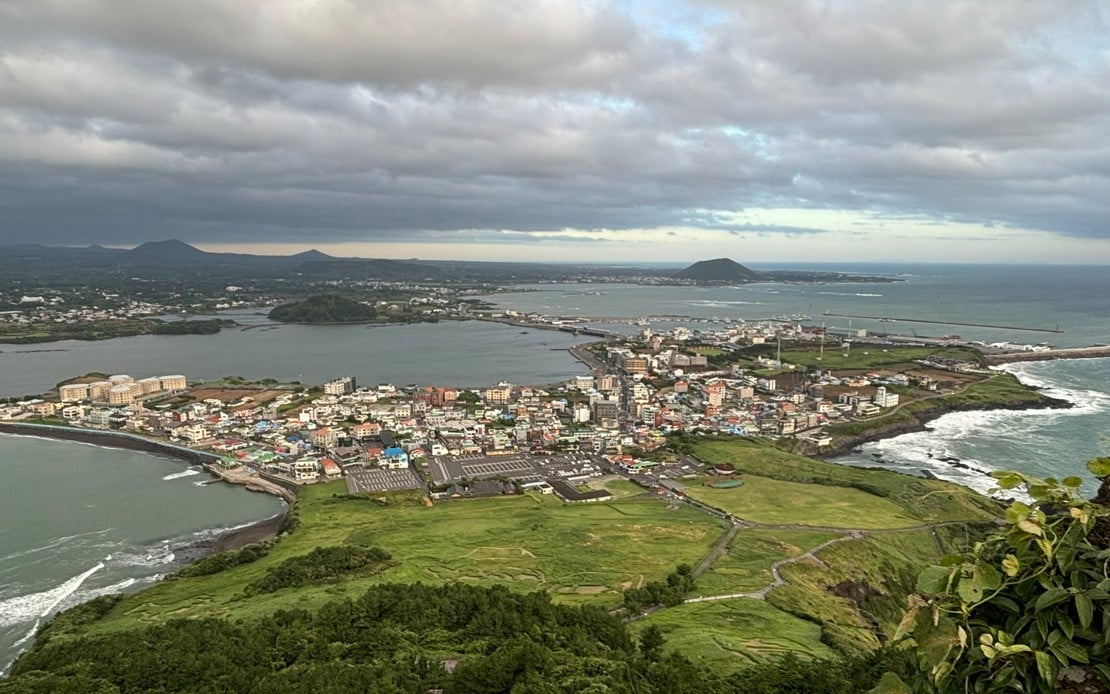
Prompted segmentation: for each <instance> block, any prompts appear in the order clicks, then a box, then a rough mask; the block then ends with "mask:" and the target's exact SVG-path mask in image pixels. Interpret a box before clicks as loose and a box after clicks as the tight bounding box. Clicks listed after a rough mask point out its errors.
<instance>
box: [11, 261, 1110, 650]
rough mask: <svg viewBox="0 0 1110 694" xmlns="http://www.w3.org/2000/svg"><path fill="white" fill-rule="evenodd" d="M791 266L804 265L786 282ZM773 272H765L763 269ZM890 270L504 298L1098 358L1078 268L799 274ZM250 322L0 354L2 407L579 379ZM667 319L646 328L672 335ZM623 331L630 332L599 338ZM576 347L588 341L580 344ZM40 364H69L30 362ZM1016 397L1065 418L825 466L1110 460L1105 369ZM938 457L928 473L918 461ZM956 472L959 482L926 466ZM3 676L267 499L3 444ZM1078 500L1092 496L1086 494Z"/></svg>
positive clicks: (163, 469) (530, 349)
mask: <svg viewBox="0 0 1110 694" xmlns="http://www.w3.org/2000/svg"><path fill="white" fill-rule="evenodd" d="M794 267H796V268H799V267H801V266H794ZM757 269H767V268H757ZM813 269H820V270H836V271H857V272H864V273H871V274H876V273H884V274H887V275H889V276H892V277H897V278H899V279H902V280H904V281H903V282H898V283H893V284H862V283H861V284H832V285H747V286H738V287H717V288H698V287H641V286H635V285H624V284H591V285H534V286H530V287H527V288H525V289H529V290H537V291H521V292H512V293H506V294H498V295H494V296H491V297H490V300H491V301H494V302H496V303H498V304H499V305H500V306H501V307H503V308H515V309H517V310H522V311H537V312H542V313H546V314H549V315H568V316H569V315H582V316H595V317H618V316H621V317H638V316H651V315H684V316H696V317H701V318H713V317H717V318H722V319H729V320H736V319H740V318H743V319H747V320H756V319H760V318H768V317H771V316H776V315H784V314H795V313H804V314H808V315H810V316H812V317H813V318H814V319H815V322H816V321H820V320H821V314H822V313H823V312H824V311H825V310H829V311H831V312H834V313H852V314H858V315H871V316H885V317H895V318H926V319H929V320H942V321H954V322H975V323H990V324H995V325H1011V326H1022V327H1040V328H1054V327H1055V326H1057V325H1059V326H1060V328H1061V329H1062V330H1063V331H1064V332H1062V333H1036V332H1022V331H1016V330H996V329H985V328H969V327H965V326H946V325H933V324H914V323H908V322H903V321H896V322H894V323H889V322H883V323H880V322H878V321H875V320H867V319H851V325H850V326H849V319H847V318H833V317H828V318H826V321H827V324H828V325H829V326H830V327H852V328H854V329H859V328H866V329H869V330H886V331H891V332H900V333H904V334H909V335H912V334H913V332H914V331H916V332H917V334H920V335H930V336H935V335H944V334H953V333H958V334H960V335H961V336H963V337H965V338H968V339H979V340H984V341H988V342H995V341H1003V340H1007V341H1012V342H1023V343H1038V342H1050V343H1052V344H1055V345H1057V346H1080V345H1088V344H1095V343H1110V280H1107V279H1106V273H1105V270H1104V269H1102V268H1092V267H1034V266H1028V267H1014V266H1007V267H992V266H966V265H962V266H961V265H950V266H949V265H917V266H913V265H887V266H878V265H865V266H813ZM234 317H236V318H237V319H238V320H240V321H241V322H244V323H249V324H254V325H257V326H258V327H252V328H251V329H248V330H228V331H224V332H223V333H221V334H220V335H215V336H182V337H137V338H125V339H120V340H112V341H108V342H94V343H83V342H60V343H51V344H47V345H37V346H27V347H14V346H9V345H3V346H0V350H2V351H0V393H2V394H15V395H20V394H24V393H37V392H41V391H43V390H47V389H49V388H51V387H52V386H53V385H54V384H55V383H56V382H58V381H60V380H63V379H65V378H68V377H70V376H73V375H77V374H82V373H86V372H89V371H104V372H124V373H130V374H132V375H135V376H147V375H158V374H165V373H183V374H185V375H187V376H188V377H189V378H190V379H204V378H216V377H222V376H230V375H235V376H243V377H245V378H251V379H260V378H266V377H273V378H279V379H290V380H301V381H303V382H305V383H319V382H322V381H324V380H326V379H328V378H331V377H333V376H336V375H340V374H347V373H351V374H354V375H355V376H357V377H358V378H359V380H360V381H362V382H366V383H375V382H378V381H391V382H393V383H397V384H405V383H424V384H431V383H437V384H444V385H447V384H458V385H485V384H492V383H495V382H496V381H498V380H501V379H506V380H510V381H513V382H516V383H545V382H550V381H556V380H559V379H562V378H566V377H569V376H571V375H573V374H576V373H580V372H581V366H580V365H578V364H577V363H576V362H574V361H573V360H572V359H571V358H570V356H569V355H568V354H567V353H566V352H565V351H562V350H563V349H565V348H566V347H568V346H570V345H572V344H573V343H574V342H575V338H573V337H572V336H570V335H566V334H563V333H557V332H550V331H538V330H526V331H523V330H519V329H516V328H510V327H506V326H501V325H494V324H488V323H481V322H465V323H458V322H444V323H440V324H435V325H408V326H390V327H376V328H365V327H359V326H337V327H310V326H279V325H275V324H271V323H269V322H268V321H266V320H265V319H263V318H261V317H259V316H254V315H253V314H251V313H241V314H236V315H235V316H234ZM669 324H673V323H668V322H663V321H660V322H656V323H653V325H654V326H656V327H657V328H658V327H666V326H667V325H669ZM612 327H614V328H615V329H618V330H622V331H625V332H632V331H636V330H640V329H641V328H640V327H639V326H631V325H628V324H621V323H616V324H613V326H612ZM584 339H588V338H584ZM36 349H49V350H54V349H57V350H63V351H48V352H37V351H32V350H36ZM1008 368H1009V369H1010V370H1011V371H1013V372H1014V373H1016V374H1017V375H1018V376H1019V377H1020V378H1021V379H1022V380H1023V381H1024V382H1026V383H1029V384H1032V385H1037V386H1040V387H1042V388H1044V389H1046V391H1047V392H1048V393H1049V394H1052V395H1055V396H1057V397H1063V398H1066V399H1068V400H1070V401H1071V402H1073V403H1075V407H1073V408H1072V409H1071V410H1066V411H1061V410H1056V411H1029V412H970V413H956V414H951V415H945V416H944V417H941V418H940V419H937V420H935V421H934V422H932V423H931V430H930V431H927V432H919V433H913V434H907V435H904V436H899V437H896V438H893V439H889V440H887V441H882V442H878V443H875V444H868V445H867V446H864V447H863V448H862V449H861V451H860V452H858V453H855V454H852V455H849V456H845V457H844V458H842V459H841V460H840V461H839V462H843V463H847V464H859V465H869V466H876V465H878V466H886V467H890V468H892V469H898V470H904V471H907V472H911V473H915V474H920V472H921V471H922V470H929V471H930V472H932V473H933V474H936V475H938V476H941V477H945V478H948V479H953V480H956V481H959V482H961V483H963V484H967V485H969V486H971V487H973V488H976V489H980V490H986V489H988V488H989V487H990V486H991V483H990V479H989V478H988V477H986V476H985V474H984V473H985V472H987V471H990V470H996V469H1015V470H1021V471H1024V472H1027V473H1030V474H1037V475H1048V474H1052V475H1056V476H1058V477H1059V476H1064V475H1067V474H1081V473H1082V470H1083V463H1084V462H1085V461H1086V460H1088V459H1090V458H1092V457H1096V456H1105V455H1110V438H1108V436H1110V360H1108V359H1089V360H1075V361H1061V362H1035V363H1026V364H1017V365H1014V366H1012V367H1008ZM930 453H931V454H932V457H930V455H929V454H930ZM948 456H953V457H956V458H959V459H960V461H961V462H962V463H964V464H967V465H968V466H969V467H971V468H974V469H971V470H962V469H959V468H955V467H953V466H951V465H949V464H947V463H943V462H941V461H939V460H937V459H938V458H942V457H948ZM0 471H2V473H3V474H4V484H3V485H0V669H2V668H3V667H6V664H7V663H8V661H10V659H11V658H12V657H14V654H15V653H16V652H17V651H18V650H19V649H20V648H22V647H25V646H26V644H27V643H28V642H29V640H30V634H31V633H32V632H33V629H34V627H35V624H36V623H37V622H40V621H41V620H42V619H44V618H45V617H46V616H47V615H49V614H50V613H52V612H53V611H55V610H57V609H60V608H63V607H66V606H68V605H71V604H76V603H77V602H78V601H80V600H83V599H88V598H90V597H93V596H95V595H98V594H101V593H106V592H111V591H120V590H134V589H137V588H138V587H140V586H141V585H142V584H143V583H144V582H149V581H151V580H153V579H154V577H156V576H157V575H158V574H159V573H160V571H162V570H165V567H166V565H167V564H168V562H169V561H171V559H170V558H169V554H170V553H172V551H173V547H174V546H180V545H181V544H182V543H186V542H188V541H190V539H195V538H196V537H197V536H198V533H200V534H204V533H210V532H212V531H213V529H217V528H226V527H229V526H235V525H240V524H243V523H246V522H249V521H252V520H258V519H261V518H264V517H266V516H269V515H271V514H272V513H275V512H277V511H278V510H279V509H280V504H279V502H278V501H277V500H275V499H272V498H269V497H264V496H260V495H254V494H250V493H248V492H245V491H243V490H240V489H235V488H230V487H225V486H223V485H215V484H214V485H208V486H197V485H196V484H195V482H198V481H200V480H203V479H205V478H206V476H203V475H200V474H182V473H187V472H190V471H191V470H190V469H189V468H187V467H185V466H184V465H183V464H181V463H177V462H173V461H168V460H162V459H159V458H153V457H151V456H148V455H145V454H140V453H133V452H127V451H116V450H107V449H102V448H95V447H91V446H84V445H81V444H74V443H60V442H49V441H42V440H37V439H26V438H16V437H4V436H0ZM1087 490H1088V491H1090V490H1093V485H1088V487H1087Z"/></svg>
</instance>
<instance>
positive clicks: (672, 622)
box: [632, 598, 836, 670]
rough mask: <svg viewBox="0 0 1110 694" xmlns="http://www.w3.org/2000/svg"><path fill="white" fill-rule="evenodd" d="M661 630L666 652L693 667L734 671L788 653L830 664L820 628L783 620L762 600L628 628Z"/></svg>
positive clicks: (697, 608) (669, 613)
mask: <svg viewBox="0 0 1110 694" xmlns="http://www.w3.org/2000/svg"><path fill="white" fill-rule="evenodd" d="M652 624H654V625H655V626H657V627H659V629H660V630H661V631H662V632H663V636H664V638H666V640H667V643H666V649H667V650H674V651H679V652H681V653H682V654H684V655H685V656H687V657H688V658H690V659H691V660H693V661H694V662H695V663H698V664H700V665H704V666H708V667H719V668H722V669H724V670H734V669H736V668H737V667H740V666H743V665H747V664H750V663H754V662H758V661H761V660H766V659H770V658H776V657H779V656H782V655H785V654H786V653H795V654H798V655H799V656H802V657H806V656H809V657H818V658H831V657H833V656H835V655H836V654H835V653H834V652H833V650H832V649H831V648H829V647H828V646H826V645H825V644H823V643H821V627H820V626H819V625H817V624H815V623H814V622H811V621H806V620H804V619H801V618H798V617H795V616H793V615H790V614H787V613H786V612H783V611H782V610H779V609H777V608H776V607H774V606H772V605H769V604H768V603H766V602H764V601H762V600H748V599H744V598H741V599H736V600H720V601H714V602H702V603H692V604H687V605H682V606H680V607H674V608H670V609H666V610H660V611H659V612H656V613H655V614H653V615H651V616H650V617H648V618H647V619H643V620H641V621H639V622H635V623H633V625H632V628H633V631H634V632H640V631H642V630H643V629H644V628H646V627H647V626H648V625H652Z"/></svg>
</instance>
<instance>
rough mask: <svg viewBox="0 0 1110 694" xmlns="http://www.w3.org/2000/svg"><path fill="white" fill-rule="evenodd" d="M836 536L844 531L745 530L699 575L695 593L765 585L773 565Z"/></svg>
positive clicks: (754, 588) (724, 592)
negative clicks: (724, 552) (726, 550)
mask: <svg viewBox="0 0 1110 694" xmlns="http://www.w3.org/2000/svg"><path fill="white" fill-rule="evenodd" d="M837 537H841V534H840V533H833V532H820V531H813V530H761V529H746V530H742V531H740V533H739V534H738V535H737V536H736V537H735V538H734V539H733V541H732V544H730V545H729V547H728V552H727V553H726V554H724V555H723V556H721V557H720V558H718V559H717V560H716V561H715V562H713V566H711V567H710V568H709V570H708V571H706V572H705V573H703V574H702V575H701V576H700V577H698V584H697V587H696V588H695V589H694V595H695V596H702V595H728V594H730V593H748V592H754V591H757V590H760V589H761V588H765V587H767V586H769V585H771V581H772V577H771V564H774V563H775V562H777V561H779V560H781V559H787V558H789V557H796V556H798V555H799V554H802V553H803V552H807V551H809V550H811V549H813V548H814V547H817V546H818V545H820V544H821V543H823V542H827V541H829V540H832V539H834V538H837Z"/></svg>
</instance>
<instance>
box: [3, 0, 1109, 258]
mask: <svg viewBox="0 0 1110 694" xmlns="http://www.w3.org/2000/svg"><path fill="white" fill-rule="evenodd" d="M703 7H709V8H710V9H703ZM1098 7H1099V6H1098V5H1097V4H1093V3H1084V2H1078V1H1077V2H1067V3H1064V4H1061V3H1059V2H1047V1H1030V2H1023V3H980V2H959V1H951V2H929V3H926V2H907V3H881V2H873V1H871V0H852V1H846V2H837V3H825V2H817V1H816V0H814V1H812V2H803V3H741V4H737V5H735V6H733V5H731V4H730V5H722V6H720V7H718V6H716V5H707V6H701V5H697V4H690V5H689V6H688V8H687V12H686V13H687V14H689V15H690V16H692V17H695V18H696V17H697V16H698V13H699V12H703V11H706V12H708V11H712V12H713V13H714V14H713V16H712V21H709V20H706V21H697V20H696V19H694V20H691V22H692V24H691V29H690V32H691V34H690V36H694V37H695V38H693V39H691V38H690V36H682V35H681V34H682V33H683V32H682V31H676V30H668V31H663V30H661V29H660V28H659V26H658V25H657V24H653V23H652V22H650V21H645V20H644V19H643V18H637V17H634V16H630V15H628V14H627V13H625V12H624V11H622V10H620V9H612V8H609V9H607V8H604V7H598V6H595V5H593V4H585V3H578V2H574V1H572V0H544V1H542V2H521V1H517V2H500V3H492V4H475V3H454V2H448V1H447V0H427V1H426V2H412V3H378V2H356V1H355V0H327V1H322V2H318V3H315V4H311V5H309V4H304V3H300V2H294V1H293V0H276V1H275V2H267V3H247V2H243V3H226V2H218V1H217V0H202V1H201V2H196V3H184V2H180V1H171V0H145V1H143V2H140V0H116V1H113V2H108V1H107V0H83V1H82V2H73V1H72V0H41V1H40V2H35V3H26V2H20V1H18V0H0V182H2V183H3V186H2V187H0V241H10V240H44V241H48V242H72V241H85V240H91V239H96V240H100V241H103V242H117V243H126V242H138V241H142V240H145V239H149V238H155V237H157V238H163V237H167V236H170V235H178V236H181V237H182V238H186V239H191V240H197V241H220V240H225V241H226V240H244V241H249V240H275V241H290V240H310V239H308V238H306V237H312V239H323V240H336V241H339V240H364V239H368V238H391V239H405V238H409V239H412V238H418V239H421V240H432V239H439V238H445V237H444V236H443V234H447V233H449V232H453V231H457V230H475V231H470V232H467V233H466V234H463V237H465V238H468V239H482V240H488V239H500V240H504V239H508V238H511V239H512V240H513V241H514V242H518V241H519V242H534V239H535V238H536V237H535V236H534V235H531V234H528V233H520V234H516V235H514V234H513V233H512V232H529V231H536V230H551V229H564V228H576V229H587V230H588V229H602V228H604V229H626V228H642V227H648V228H651V227H659V226H681V225H689V226H698V227H702V228H707V229H723V230H734V231H752V232H758V233H769V234H778V235H791V234H792V235H801V234H812V233H819V232H820V230H814V229H808V228H803V227H791V226H775V225H771V226H765V227H752V226H746V225H744V224H735V223H732V222H731V217H729V216H728V215H716V216H715V215H714V214H712V211H714V210H718V211H725V212H729V211H735V210H741V209H745V208H758V207H764V206H767V207H803V208H814V209H823V208H829V209H856V210H865V211H869V212H876V213H884V214H887V215H890V216H891V217H895V216H897V215H899V214H905V215H910V216H913V217H914V218H922V217H924V218H934V219H949V220H956V221H972V222H979V223H987V224H998V225H1000V226H1027V227H1031V228H1037V229H1044V230H1050V231H1055V232H1059V233H1062V234H1069V235H1074V236H1100V237H1101V236H1106V235H1107V232H1108V230H1107V229H1106V228H1105V227H1104V226H1103V220H1105V219H1107V218H1108V216H1110V201H1108V200H1107V199H1106V196H1105V194H1104V191H1105V190H1106V189H1107V186H1108V181H1107V177H1108V175H1110V150H1108V149H1107V148H1106V147H1105V145H1104V144H1103V143H1105V142H1106V135H1107V133H1108V132H1110V96H1108V95H1110V62H1107V59H1106V57H1105V56H1106V53H1105V46H1104V45H1102V41H1101V38H1100V37H1101V36H1104V35H1105V32H1103V31H1102V30H1101V29H1100V27H1102V26H1103V21H1104V18H1103V17H1101V15H1099V12H1098ZM682 14H683V13H676V15H675V16H680V15H682ZM679 28H680V27H679ZM672 29H675V28H672ZM707 211H708V212H707ZM480 230H507V231H506V232H498V231H480Z"/></svg>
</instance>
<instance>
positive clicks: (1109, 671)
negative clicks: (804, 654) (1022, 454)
mask: <svg viewBox="0 0 1110 694" xmlns="http://www.w3.org/2000/svg"><path fill="white" fill-rule="evenodd" d="M1088 468H1089V469H1090V470H1091V472H1092V473H1094V475H1095V476H1096V477H1100V478H1108V477H1110V458H1099V459H1096V460H1093V461H1091V462H1090V463H1088ZM994 477H995V478H996V479H997V480H998V486H999V488H1000V489H1004V490H1010V489H1023V490H1024V491H1025V492H1026V494H1028V496H1029V497H1030V498H1031V500H1032V503H1028V504H1027V503H1024V502H1022V501H1014V502H1012V503H1011V504H1010V506H1009V508H1008V509H1007V510H1006V515H1005V528H1004V529H1002V530H1000V531H999V532H996V533H994V534H992V535H991V536H989V537H988V538H987V539H986V540H984V541H983V542H979V543H976V544H975V545H974V546H973V547H972V548H970V549H969V550H968V551H967V552H966V553H964V554H962V555H957V556H949V557H946V558H945V559H944V560H943V561H942V563H941V565H939V566H930V567H928V568H926V569H925V570H924V571H922V572H921V574H920V576H919V577H918V580H917V593H916V594H915V595H912V596H910V598H909V608H908V610H907V612H906V614H905V617H904V618H903V620H902V622H901V624H900V625H899V627H898V631H897V632H896V634H895V637H894V642H895V644H896V647H902V648H904V649H906V652H907V653H908V654H909V656H910V659H911V663H910V668H911V670H912V671H914V672H915V673H916V676H913V677H910V678H908V679H909V682H908V683H907V682H904V681H903V680H902V679H901V678H899V677H898V676H896V675H895V674H893V673H887V674H885V675H884V676H883V678H882V680H881V682H880V684H879V686H878V687H877V688H876V689H874V690H872V691H873V693H874V694H910V693H912V694H926V693H928V694H949V693H955V692H983V693H990V692H1043V693H1046V694H1047V693H1050V692H1110V665H1108V662H1110V549H1108V548H1107V542H1106V539H1107V538H1106V535H1107V533H1106V528H1107V527H1108V526H1110V508H1107V507H1106V506H1104V505H1101V504H1098V503H1093V502H1090V501H1086V500H1084V499H1082V498H1080V497H1079V487H1080V485H1081V484H1082V480H1081V479H1080V478H1078V477H1068V478H1065V479H1064V480H1061V481H1059V482H1058V481H1056V480H1055V479H1052V478H1047V479H1036V478H1032V477H1028V476H1025V475H1022V474H1020V473H1016V472H1001V473H996V474H995V475H994ZM1104 486H1105V485H1104Z"/></svg>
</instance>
